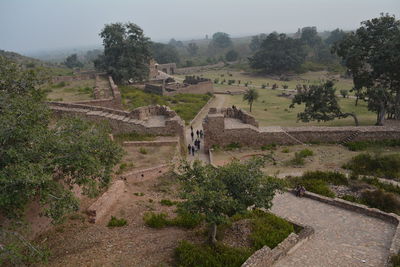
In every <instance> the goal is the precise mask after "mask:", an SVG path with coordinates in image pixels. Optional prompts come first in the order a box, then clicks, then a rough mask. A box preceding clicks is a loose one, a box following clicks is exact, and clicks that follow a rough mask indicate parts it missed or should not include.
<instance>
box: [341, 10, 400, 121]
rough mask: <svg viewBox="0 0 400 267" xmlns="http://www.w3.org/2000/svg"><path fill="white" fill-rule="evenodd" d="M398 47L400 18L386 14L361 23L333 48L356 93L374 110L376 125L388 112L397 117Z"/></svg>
mask: <svg viewBox="0 0 400 267" xmlns="http://www.w3.org/2000/svg"><path fill="white" fill-rule="evenodd" d="M399 47H400V21H399V20H396V18H395V17H394V16H390V15H388V14H381V16H380V17H379V18H374V19H371V20H367V21H364V22H362V23H361V27H360V28H358V29H357V30H356V32H351V33H349V34H346V36H345V37H344V38H343V40H341V41H340V42H338V43H336V44H335V45H334V47H333V51H334V52H336V54H337V55H338V56H339V57H341V58H342V59H343V61H344V64H345V66H346V67H347V69H348V71H349V73H350V74H351V75H352V77H353V82H354V89H353V90H354V91H355V92H356V96H357V97H360V98H362V99H366V101H367V103H368V109H369V110H371V111H374V112H376V113H377V122H376V125H383V124H384V119H385V115H386V114H387V113H388V112H390V113H393V117H394V118H395V119H400V68H399V67H398V66H399V64H400V61H399V58H400V49H399Z"/></svg>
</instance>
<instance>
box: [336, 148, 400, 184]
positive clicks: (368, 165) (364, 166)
mask: <svg viewBox="0 0 400 267" xmlns="http://www.w3.org/2000/svg"><path fill="white" fill-rule="evenodd" d="M343 167H344V168H346V169H349V170H351V171H353V172H354V174H363V175H374V176H383V177H386V178H390V179H395V178H398V177H399V176H400V154H391V155H385V156H379V155H375V156H372V155H370V154H359V155H357V156H355V157H353V158H352V159H351V160H350V161H349V162H348V163H347V164H345V165H344V166H343Z"/></svg>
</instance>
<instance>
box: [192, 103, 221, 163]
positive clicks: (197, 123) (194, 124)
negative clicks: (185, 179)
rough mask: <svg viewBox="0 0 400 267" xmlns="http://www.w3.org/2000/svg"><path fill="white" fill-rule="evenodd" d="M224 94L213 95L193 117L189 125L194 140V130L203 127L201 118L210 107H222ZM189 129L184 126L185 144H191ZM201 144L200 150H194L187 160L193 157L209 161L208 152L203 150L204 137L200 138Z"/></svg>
mask: <svg viewBox="0 0 400 267" xmlns="http://www.w3.org/2000/svg"><path fill="white" fill-rule="evenodd" d="M225 98H226V96H225V95H215V96H214V98H213V99H212V100H211V101H210V102H209V103H208V104H207V106H205V108H203V110H202V111H201V112H200V113H199V114H198V116H197V117H196V118H195V120H194V121H192V124H191V126H192V127H193V132H194V140H196V131H197V130H199V131H200V130H202V129H203V120H204V118H205V117H206V116H207V114H208V110H209V109H210V108H222V107H223V105H224V102H225ZM190 133H191V129H190V125H188V126H186V141H187V144H191V145H193V141H194V140H192V137H191V135H190ZM200 141H201V144H200V150H199V151H197V152H195V155H194V157H193V156H189V157H188V160H190V161H193V160H195V159H199V160H201V161H204V162H206V163H209V162H210V158H209V156H208V152H206V151H204V139H200Z"/></svg>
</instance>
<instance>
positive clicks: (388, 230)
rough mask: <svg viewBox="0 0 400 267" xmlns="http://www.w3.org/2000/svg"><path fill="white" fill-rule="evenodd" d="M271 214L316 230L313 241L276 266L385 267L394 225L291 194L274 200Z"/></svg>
mask: <svg viewBox="0 0 400 267" xmlns="http://www.w3.org/2000/svg"><path fill="white" fill-rule="evenodd" d="M272 212H273V213H275V214H276V215H278V216H281V217H284V218H288V219H290V220H292V221H294V222H299V223H301V224H304V225H309V226H311V227H313V228H314V229H315V233H314V235H313V237H312V238H311V240H308V241H306V242H305V243H303V244H302V245H301V246H300V247H299V248H297V250H295V251H294V252H292V253H290V254H289V255H287V256H285V257H283V258H282V259H281V260H279V261H278V262H276V263H275V265H274V266H308V267H312V266H384V265H385V261H386V260H387V257H388V255H389V248H390V244H391V241H392V238H393V235H394V232H395V226H394V225H393V224H390V223H387V222H384V221H382V220H380V219H376V218H373V217H369V216H366V215H363V214H359V213H355V212H351V211H348V210H344V209H341V208H338V207H334V206H331V205H328V204H325V203H322V202H319V201H315V200H311V199H308V198H297V197H295V196H294V195H292V194H290V193H284V194H282V195H277V196H276V197H275V198H274V203H273V206H272Z"/></svg>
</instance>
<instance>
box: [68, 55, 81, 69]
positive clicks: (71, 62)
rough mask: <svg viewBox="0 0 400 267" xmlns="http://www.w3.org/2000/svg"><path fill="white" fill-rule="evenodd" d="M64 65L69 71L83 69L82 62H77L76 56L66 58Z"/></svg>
mask: <svg viewBox="0 0 400 267" xmlns="http://www.w3.org/2000/svg"><path fill="white" fill-rule="evenodd" d="M64 65H65V66H67V67H68V68H70V69H73V68H82V67H83V64H82V62H80V61H79V60H78V56H77V55H76V54H72V55H70V56H68V57H67V58H66V59H65V61H64Z"/></svg>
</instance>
